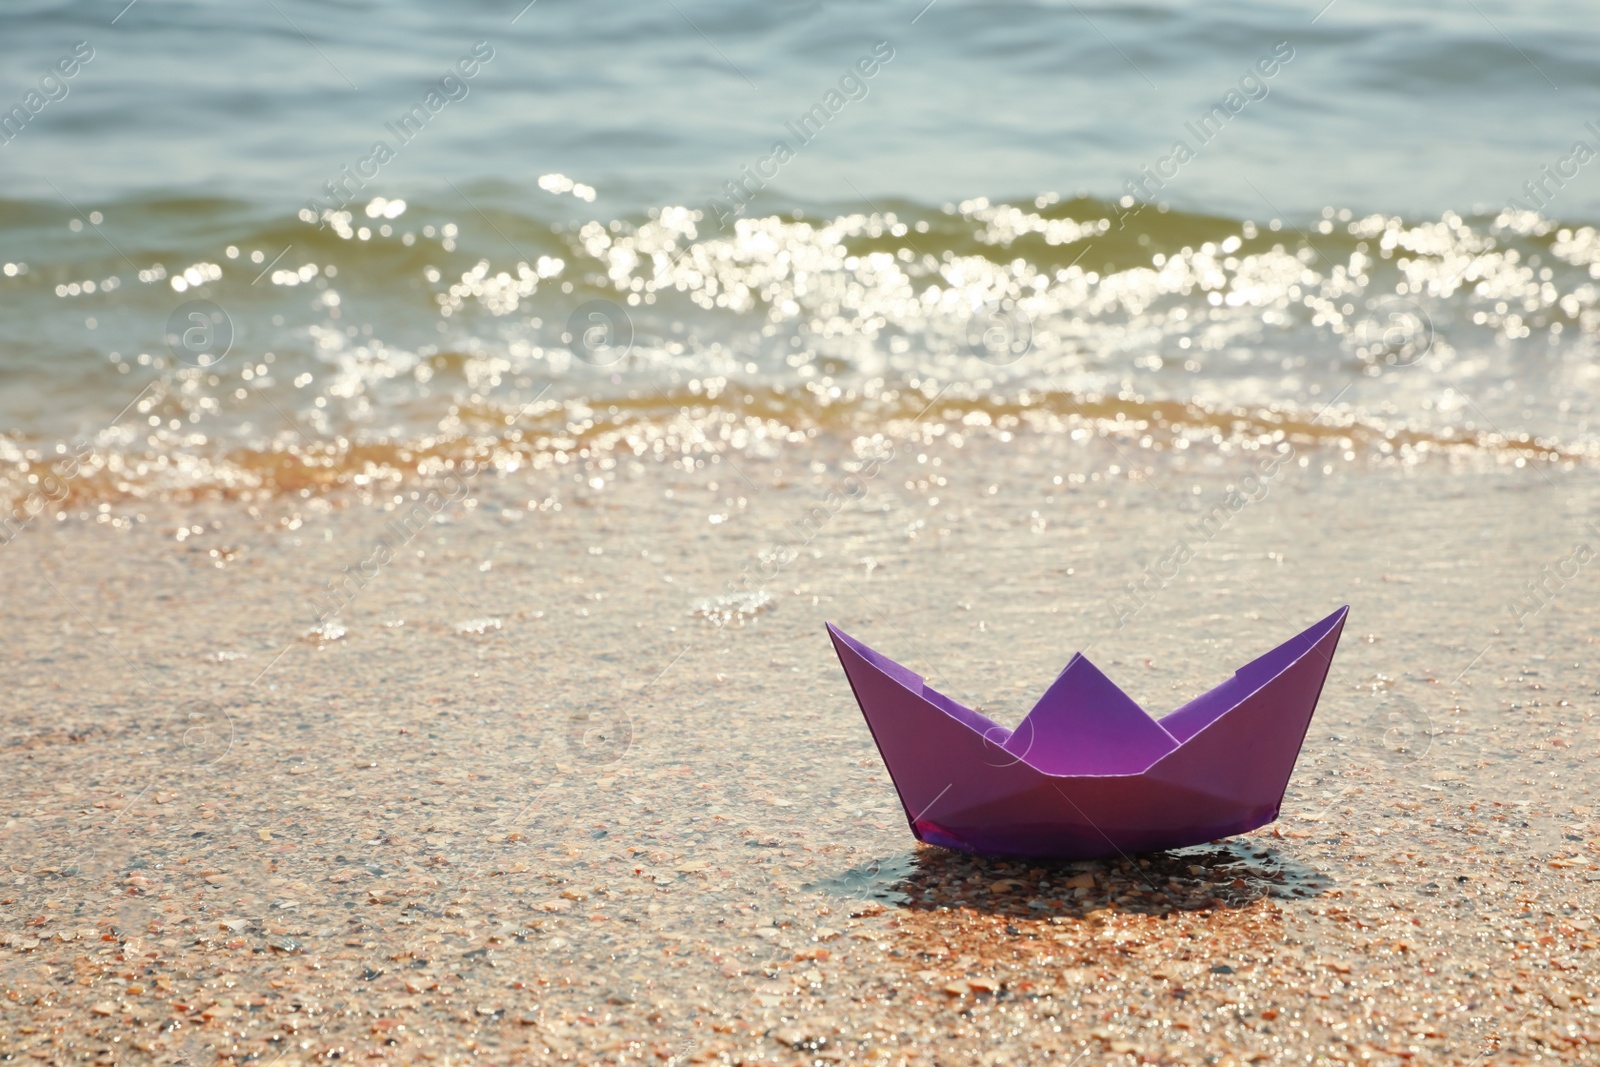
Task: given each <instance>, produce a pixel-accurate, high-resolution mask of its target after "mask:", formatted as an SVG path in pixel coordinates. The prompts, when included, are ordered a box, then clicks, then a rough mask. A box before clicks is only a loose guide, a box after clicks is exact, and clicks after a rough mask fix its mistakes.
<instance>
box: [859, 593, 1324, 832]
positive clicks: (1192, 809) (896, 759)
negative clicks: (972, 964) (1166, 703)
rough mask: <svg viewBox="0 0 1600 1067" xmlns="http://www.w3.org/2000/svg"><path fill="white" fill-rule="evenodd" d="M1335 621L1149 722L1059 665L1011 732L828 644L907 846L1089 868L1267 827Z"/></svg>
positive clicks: (890, 664)
mask: <svg viewBox="0 0 1600 1067" xmlns="http://www.w3.org/2000/svg"><path fill="white" fill-rule="evenodd" d="M1349 610H1350V609H1349V607H1348V606H1346V607H1343V608H1340V609H1339V610H1338V611H1336V612H1334V613H1333V614H1332V615H1329V616H1328V617H1327V618H1326V619H1323V620H1322V621H1321V622H1319V623H1317V624H1316V625H1315V626H1313V627H1311V628H1310V629H1309V630H1306V631H1305V632H1304V633H1301V634H1299V635H1298V636H1296V637H1294V638H1291V639H1290V640H1288V641H1286V642H1284V643H1283V644H1281V645H1279V646H1278V647H1277V648H1275V649H1273V650H1272V651H1271V652H1268V653H1267V654H1266V655H1264V656H1261V657H1259V658H1257V659H1254V660H1252V661H1250V662H1249V663H1247V664H1246V665H1245V666H1243V667H1240V668H1239V669H1238V670H1237V671H1236V672H1234V675H1233V677H1232V678H1229V679H1228V680H1227V681H1225V682H1223V683H1222V684H1221V685H1219V686H1217V687H1216V688H1215V689H1213V690H1211V691H1210V692H1208V693H1206V694H1204V695H1203V696H1200V697H1197V698H1195V699H1194V700H1191V701H1190V702H1189V703H1187V704H1185V705H1184V706H1183V707H1181V708H1179V709H1178V710H1176V711H1174V712H1172V713H1171V714H1169V715H1167V716H1165V717H1164V718H1161V719H1159V720H1157V719H1153V718H1151V717H1150V716H1149V715H1148V714H1146V713H1145V711H1144V709H1143V708H1141V707H1139V705H1138V704H1136V703H1134V701H1133V700H1132V699H1131V698H1130V697H1129V696H1128V695H1127V694H1126V693H1124V692H1123V691H1122V690H1121V689H1118V688H1117V686H1116V684H1115V683H1113V682H1112V681H1111V679H1109V678H1107V677H1106V676H1105V675H1104V674H1102V673H1100V670H1099V669H1098V668H1097V667H1095V665H1094V664H1092V663H1090V662H1089V661H1088V660H1087V659H1086V658H1084V656H1082V655H1081V654H1079V655H1075V656H1073V657H1072V661H1071V662H1070V663H1068V664H1067V666H1066V669H1065V670H1063V671H1062V672H1061V674H1060V675H1059V676H1058V677H1057V678H1056V680H1055V682H1053V683H1052V684H1051V686H1050V688H1049V689H1047V690H1046V691H1045V694H1044V696H1042V697H1040V698H1039V702H1038V704H1036V705H1034V708H1033V710H1032V711H1030V712H1029V713H1028V715H1027V717H1026V718H1024V719H1023V720H1022V722H1020V723H1018V724H1017V728H1016V730H1014V731H1013V730H1007V729H1006V728H1005V727H1003V726H1000V725H999V724H997V723H994V722H991V721H990V720H989V719H987V718H985V717H984V716H983V715H981V714H979V713H978V712H976V711H973V710H972V709H970V708H966V707H963V706H962V705H960V704H958V703H957V702H955V701H954V700H951V699H950V698H949V697H947V696H945V695H944V694H943V693H940V692H938V691H936V690H934V689H932V688H930V687H928V686H927V685H924V684H923V681H922V676H921V675H919V674H917V673H916V672H914V671H911V670H908V669H907V668H905V667H902V666H900V664H898V663H896V662H894V661H893V660H891V659H889V658H888V657H887V656H883V655H881V654H879V653H877V652H874V651H873V650H872V649H870V648H868V647H867V646H866V645H864V644H862V643H861V642H859V641H856V640H855V639H853V638H851V637H848V636H846V635H845V634H844V633H842V632H840V631H839V630H838V629H837V628H836V627H835V626H833V624H831V623H829V624H828V633H829V635H830V636H831V637H832V638H833V647H834V651H836V652H837V653H838V654H839V662H840V663H841V664H843V666H844V672H845V675H846V676H847V677H848V678H849V679H850V687H851V688H852V689H853V690H854V691H855V695H856V702H857V703H858V704H860V705H861V713H862V714H863V715H865V716H866V719H867V726H868V728H870V729H871V731H872V737H873V740H874V741H876V742H877V744H878V751H879V753H881V754H882V756H883V762H884V763H885V764H886V765H887V766H888V768H889V776H890V777H891V778H893V779H894V784H895V789H896V790H898V791H899V794H900V803H901V805H902V806H903V807H904V808H905V811H906V818H907V820H908V821H909V822H910V824H911V832H912V833H913V834H915V835H916V836H917V839H918V840H920V841H925V842H927V843H928V844H930V845H941V846H943V847H945V848H952V849H958V850H960V851H963V852H975V853H980V854H984V855H999V856H1041V857H1055V858H1059V859H1094V858H1097V857H1102V856H1115V855H1120V854H1126V853H1134V852H1152V851H1156V850H1160V849H1167V848H1181V847H1183V846H1185V845H1196V844H1201V843H1203V842H1206V841H1212V840H1215V839H1217V838H1220V837H1227V836H1230V835H1232V834H1239V833H1244V832H1245V831H1247V830H1254V829H1255V828H1256V827H1258V826H1263V825H1265V824H1267V823H1269V822H1271V821H1272V820H1274V819H1276V818H1277V817H1278V808H1279V805H1281V804H1282V803H1283V793H1284V790H1285V789H1286V788H1287V787H1288V785H1289V774H1290V772H1291V771H1293V770H1294V763H1295V758H1296V757H1297V756H1298V755H1299V753H1300V745H1301V742H1302V741H1304V740H1305V735H1306V729H1307V727H1309V726H1310V725H1311V713H1312V712H1313V711H1315V710H1316V706H1317V698H1318V697H1319V696H1320V695H1321V693H1322V684H1323V682H1324V681H1325V680H1326V678H1327V675H1328V667H1329V665H1330V664H1331V663H1332V661H1333V652H1334V649H1335V648H1336V647H1337V646H1338V644H1339V634H1340V632H1341V631H1342V630H1343V629H1344V620H1345V615H1346V614H1347V613H1348V612H1349Z"/></svg>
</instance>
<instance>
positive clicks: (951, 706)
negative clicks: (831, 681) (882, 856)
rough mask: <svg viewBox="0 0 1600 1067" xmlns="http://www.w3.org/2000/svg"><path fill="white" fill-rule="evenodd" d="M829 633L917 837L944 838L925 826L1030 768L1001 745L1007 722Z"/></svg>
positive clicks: (854, 642) (836, 631) (849, 639)
mask: <svg viewBox="0 0 1600 1067" xmlns="http://www.w3.org/2000/svg"><path fill="white" fill-rule="evenodd" d="M828 636H829V637H830V638H832V639H833V649H834V652H835V653H836V654H837V655H838V657H839V663H840V665H841V666H843V667H844V673H845V677H846V678H847V679H848V680H849V682H850V689H851V690H852V692H854V694H855V698H856V704H857V706H858V707H860V709H861V715H862V717H863V718H865V719H866V720H867V729H868V730H870V731H871V732H872V740H873V742H874V743H875V744H876V745H877V746H878V752H879V754H880V755H881V756H882V757H883V763H884V766H885V767H886V768H888V771H889V777H890V779H891V780H893V782H894V787H895V791H896V792H898V793H899V795H900V803H901V805H902V806H903V807H904V808H905V812H906V821H907V822H908V823H909V824H910V826H911V831H912V833H913V834H915V835H916V836H917V838H918V840H927V841H929V842H930V843H932V844H947V842H945V841H943V840H940V841H933V840H931V839H930V838H929V837H928V836H926V835H925V833H924V830H925V829H926V828H928V827H936V826H937V824H938V821H939V818H940V816H941V815H942V814H943V813H944V812H945V811H947V810H949V809H951V808H952V807H954V806H957V805H960V804H966V803H970V802H972V801H973V799H974V798H982V797H984V796H986V795H989V794H991V793H993V792H996V791H1003V790H1004V789H1006V788H1007V787H1008V786H1007V783H1008V779H1010V778H1014V777H1015V776H1016V774H1017V773H1018V772H1027V773H1031V771H1029V770H1028V768H1026V767H1021V766H1017V765H1016V764H1017V762H1018V761H1016V760H1015V759H1013V758H1012V757H1009V756H1007V755H1006V753H1004V752H1003V751H1001V749H1000V746H1001V745H1002V744H1004V742H1005V741H1006V739H1007V738H1008V737H1009V736H1010V733H1011V732H1010V731H1009V730H1006V729H1005V728H1004V727H1001V726H999V725H997V724H996V723H994V722H992V721H990V720H989V719H988V718H985V717H984V716H983V715H981V714H979V713H978V712H976V711H973V710H972V709H971V708H967V707H963V706H962V705H961V704H959V703H957V702H956V701H954V700H951V699H950V698H949V697H947V696H945V695H944V694H942V693H939V692H937V691H936V690H934V689H931V688H929V687H928V686H926V685H924V684H923V682H922V676H921V675H919V674H917V673H916V672H915V671H913V670H911V669H909V668H907V667H903V666H901V665H900V664H898V663H895V662H894V661H893V660H891V659H889V658H888V657H887V656H884V655H882V654H881V653H878V652H875V651H873V650H872V649H871V648H868V647H867V646H866V645H865V644H863V643H861V642H860V641H857V640H856V639H854V638H852V637H851V636H849V635H848V634H846V633H844V632H843V631H842V630H840V629H839V628H838V627H836V626H833V625H832V624H829V625H828ZM986 756H988V757H989V758H987V759H986V758H985V757H986ZM951 847H955V846H951Z"/></svg>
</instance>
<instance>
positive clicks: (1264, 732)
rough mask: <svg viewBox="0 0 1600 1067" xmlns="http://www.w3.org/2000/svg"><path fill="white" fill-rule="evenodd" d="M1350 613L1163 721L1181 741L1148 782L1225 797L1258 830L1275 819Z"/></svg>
mask: <svg viewBox="0 0 1600 1067" xmlns="http://www.w3.org/2000/svg"><path fill="white" fill-rule="evenodd" d="M1349 610H1350V609H1349V606H1348V605H1346V606H1345V607H1341V608H1340V609H1339V610H1338V611H1335V612H1334V613H1333V614H1331V615H1329V616H1328V617H1327V618H1325V619H1322V620H1321V621H1319V622H1317V623H1316V624H1315V625H1313V626H1311V627H1309V628H1307V629H1306V630H1304V631H1303V632H1301V633H1299V634H1297V635H1295V636H1294V637H1292V638H1290V639H1289V640H1288V641H1285V642H1284V643H1283V644H1281V645H1279V646H1278V647H1277V648H1275V649H1273V650H1272V651H1271V652H1268V653H1267V654H1265V655H1263V656H1260V657H1258V658H1256V659H1254V660H1252V661H1251V662H1250V663H1248V664H1246V665H1245V666H1243V667H1241V668H1240V669H1239V671H1238V672H1237V673H1236V674H1235V675H1234V677H1233V678H1231V679H1229V681H1228V682H1226V683H1224V684H1223V685H1221V686H1218V687H1217V688H1216V689H1215V690H1213V691H1212V692H1211V693H1208V694H1206V696H1205V697H1202V698H1200V699H1199V700H1196V701H1193V702H1191V703H1190V704H1188V705H1185V706H1184V707H1183V708H1180V709H1179V710H1178V711H1176V712H1174V713H1173V714H1172V715H1169V716H1167V717H1166V718H1165V719H1163V720H1162V725H1163V726H1166V727H1167V728H1168V730H1169V731H1170V732H1172V733H1173V735H1174V736H1176V737H1179V738H1180V739H1181V740H1182V742H1183V743H1182V744H1181V745H1179V747H1178V748H1177V750H1176V751H1174V752H1172V753H1171V754H1169V755H1168V756H1166V757H1165V758H1163V759H1162V760H1161V761H1160V762H1158V763H1157V764H1156V765H1155V766H1154V767H1152V768H1151V769H1150V771H1149V772H1148V774H1149V776H1150V777H1152V778H1154V779H1156V780H1160V781H1166V782H1171V783H1181V784H1183V785H1185V786H1188V787H1191V788H1199V789H1203V790H1205V791H1207V792H1210V793H1214V794H1216V795H1218V796H1225V797H1231V798H1232V799H1233V800H1234V801H1235V802H1237V803H1238V804H1239V805H1240V806H1241V809H1242V810H1244V811H1250V812H1255V813H1256V815H1255V816H1254V817H1255V818H1256V819H1257V822H1256V825H1262V824H1264V823H1267V822H1271V821H1272V820H1273V819H1274V818H1276V817H1277V813H1278V808H1279V806H1280V805H1281V804H1282V802H1283V794H1284V790H1285V789H1287V788H1288V785H1289V776H1290V775H1291V774H1292V773H1293V772H1294V765H1295V761H1296V760H1297V758H1298V757H1299V754H1300V747H1301V745H1302V744H1303V743H1304V741H1305V736H1306V731H1307V730H1308V729H1309V728H1310V726H1311V717H1312V715H1313V714H1314V713H1315V711H1316V708H1317V702H1318V700H1319V699H1320V698H1321V696H1322V688H1323V684H1324V683H1325V682H1326V681H1327V677H1328V670H1329V668H1330V667H1331V666H1332V663H1333V654H1334V651H1335V650H1336V649H1337V648H1338V645H1339V637H1340V635H1341V634H1342V633H1343V631H1344V623H1345V619H1346V617H1347V616H1348V614H1349Z"/></svg>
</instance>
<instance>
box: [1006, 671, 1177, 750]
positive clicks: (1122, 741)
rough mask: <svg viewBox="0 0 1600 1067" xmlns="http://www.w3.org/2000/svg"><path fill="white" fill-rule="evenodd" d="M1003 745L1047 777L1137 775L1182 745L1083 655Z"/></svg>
mask: <svg viewBox="0 0 1600 1067" xmlns="http://www.w3.org/2000/svg"><path fill="white" fill-rule="evenodd" d="M1004 747H1005V750H1006V751H1007V752H1009V753H1011V754H1012V755H1014V756H1016V757H1017V758H1019V759H1022V760H1025V761H1026V762H1027V763H1028V765H1029V766H1031V767H1034V768H1035V769H1037V770H1041V771H1043V772H1044V773H1046V774H1138V773H1139V772H1140V771H1142V770H1144V769H1145V768H1146V767H1148V766H1150V764H1152V763H1154V762H1155V761H1156V760H1158V759H1160V758H1161V757H1162V756H1165V755H1166V754H1167V753H1168V752H1171V751H1172V750H1173V749H1175V748H1177V747H1178V742H1177V741H1176V740H1174V739H1173V737H1172V735H1171V734H1169V733H1167V731H1166V730H1164V729H1162V728H1161V726H1160V725H1159V724H1158V723H1157V722H1156V721H1155V720H1154V719H1152V718H1151V717H1150V716H1148V715H1146V714H1145V711H1144V709H1143V708H1141V707H1140V706H1139V705H1138V704H1136V703H1134V701H1133V698H1132V697H1130V696H1129V695H1128V694H1126V693H1124V692H1123V691H1122V690H1121V689H1119V688H1117V684H1116V683H1115V682H1113V681H1112V680H1111V679H1110V678H1107V677H1106V676H1105V675H1104V674H1102V673H1101V672H1100V669H1099V668H1098V667H1096V666H1095V665H1094V664H1093V663H1090V662H1089V660H1088V658H1087V657H1086V656H1084V655H1083V654H1082V653H1079V654H1077V655H1075V656H1073V657H1072V661H1071V662H1070V663H1068V664H1067V669H1066V670H1064V671H1062V672H1061V674H1060V675H1059V676H1057V678H1056V680H1055V681H1054V682H1053V683H1051V685H1050V688H1049V689H1047V690H1045V693H1044V696H1042V697H1040V698H1039V703H1037V704H1035V705H1034V706H1033V710H1032V711H1030V712H1028V715H1027V717H1026V718H1024V719H1023V720H1022V721H1021V722H1020V723H1018V724H1017V728H1016V730H1015V731H1014V732H1013V733H1012V734H1011V738H1010V740H1008V741H1007V742H1006V743H1005V746H1004Z"/></svg>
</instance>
